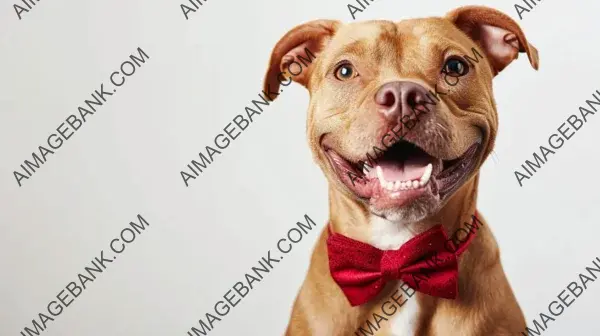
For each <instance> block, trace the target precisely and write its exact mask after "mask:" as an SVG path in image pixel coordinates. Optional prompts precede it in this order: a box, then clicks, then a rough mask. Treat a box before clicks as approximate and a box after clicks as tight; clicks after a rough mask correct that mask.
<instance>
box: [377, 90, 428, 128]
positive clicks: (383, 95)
mask: <svg viewBox="0 0 600 336" xmlns="http://www.w3.org/2000/svg"><path fill="white" fill-rule="evenodd" d="M427 93H428V92H427V90H426V89H425V88H424V87H422V86H421V85H419V84H417V83H413V82H408V81H396V82H389V83H386V84H384V85H382V86H381V87H380V88H379V90H378V91H377V93H376V94H375V103H376V104H377V107H378V110H379V112H380V113H381V114H383V115H384V116H385V118H386V119H390V120H395V119H397V118H402V116H404V115H410V114H412V113H413V111H412V110H413V108H415V106H417V105H419V104H422V103H423V102H424V101H425V100H426V98H427Z"/></svg>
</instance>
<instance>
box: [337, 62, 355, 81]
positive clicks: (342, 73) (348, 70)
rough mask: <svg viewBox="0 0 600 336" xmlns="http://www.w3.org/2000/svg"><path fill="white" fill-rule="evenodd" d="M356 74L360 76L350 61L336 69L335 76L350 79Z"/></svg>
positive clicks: (342, 79)
mask: <svg viewBox="0 0 600 336" xmlns="http://www.w3.org/2000/svg"><path fill="white" fill-rule="evenodd" d="M356 76H358V72H356V69H354V67H353V66H352V64H349V63H346V64H341V65H340V66H338V67H337V69H336V70H335V78H337V79H339V80H341V81H346V80H350V79H352V78H354V77H356Z"/></svg>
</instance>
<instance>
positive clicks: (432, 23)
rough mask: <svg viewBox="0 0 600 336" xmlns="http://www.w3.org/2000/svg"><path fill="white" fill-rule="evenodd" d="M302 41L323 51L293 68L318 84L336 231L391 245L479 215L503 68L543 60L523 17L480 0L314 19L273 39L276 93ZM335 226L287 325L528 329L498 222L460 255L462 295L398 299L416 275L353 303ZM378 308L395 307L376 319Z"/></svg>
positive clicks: (270, 78) (367, 330)
mask: <svg viewBox="0 0 600 336" xmlns="http://www.w3.org/2000/svg"><path fill="white" fill-rule="evenodd" d="M305 48H308V50H310V51H311V52H313V53H314V54H315V55H316V59H314V61H313V62H312V63H310V65H309V66H308V68H306V69H304V70H303V71H302V73H301V74H299V75H297V76H295V77H292V79H293V80H294V81H296V82H298V83H300V84H302V85H303V86H305V87H306V88H307V89H308V90H309V92H310V104H309V108H308V122H307V131H308V132H307V133H308V140H309V144H310V147H311V150H312V152H313V154H314V157H315V160H316V162H317V163H318V164H319V166H320V167H321V169H322V170H323V172H324V173H325V176H326V177H327V179H328V181H329V198H330V201H329V203H330V221H329V228H330V229H331V230H332V232H336V233H340V234H343V235H345V236H347V237H350V238H352V239H355V240H358V241H361V242H365V243H367V244H369V245H372V246H375V247H377V248H379V249H381V250H392V249H398V248H399V247H400V246H401V245H402V244H404V243H405V242H407V241H408V240H409V239H411V238H412V237H414V236H415V235H416V234H418V233H420V232H424V231H426V230H427V229H429V228H431V227H433V226H434V225H436V224H442V225H443V227H444V229H445V231H446V232H447V233H448V234H451V233H452V232H455V231H456V230H457V229H459V228H460V226H461V225H463V224H462V223H465V222H470V221H471V220H470V219H471V215H472V214H474V213H475V210H476V200H477V186H478V181H479V173H478V170H479V167H480V166H481V165H482V163H483V162H484V160H485V159H486V158H487V156H488V155H489V154H490V152H491V151H492V149H493V146H494V139H495V136H496V130H497V126H498V115H497V112H496V105H495V101H494V96H493V93H492V79H493V78H494V77H495V76H496V75H497V74H498V73H499V72H500V71H501V70H502V69H504V68H505V67H506V66H507V65H508V64H509V63H511V62H512V61H513V60H515V59H516V58H517V57H518V54H519V52H525V53H527V56H528V58H529V62H530V63H531V65H532V66H533V68H535V69H537V67H538V55H537V50H536V49H535V48H534V47H533V46H532V45H530V44H529V43H528V42H527V39H526V38H525V35H524V34H523V32H522V31H521V29H520V28H519V26H518V25H517V24H516V23H515V22H514V21H513V20H512V19H511V18H510V17H508V16H507V15H505V14H503V13H501V12H498V11H496V10H494V9H490V8H486V7H479V6H472V7H462V8H458V9H456V10H454V11H452V12H450V13H449V14H447V15H446V17H444V18H425V19H412V20H406V21H401V22H397V23H395V22H390V21H367V22H359V23H351V24H347V25H344V24H342V23H340V22H337V21H328V20H317V21H312V22H309V23H306V24H303V25H300V26H297V27H295V28H294V29H292V30H291V31H289V32H288V33H287V34H286V35H285V36H284V37H283V38H281V40H280V41H279V42H278V43H277V45H276V46H275V48H274V50H273V52H272V55H271V60H270V66H269V70H268V72H267V74H266V79H265V90H266V91H269V92H270V91H274V92H279V87H280V80H281V78H278V77H281V76H278V74H279V73H280V71H282V72H283V71H285V70H286V68H287V69H289V65H290V62H291V61H293V60H294V59H295V58H296V57H298V56H299V55H301V54H302V53H306V49H305ZM477 53H480V54H479V55H480V56H481V57H479V55H478V54H477ZM466 56H469V57H466ZM474 60H475V61H474ZM448 76H450V77H448ZM432 97H433V98H435V99H436V101H437V104H430V105H427V107H428V110H429V111H428V112H424V113H421V114H419V115H418V116H414V117H416V118H413V117H409V118H408V119H411V118H412V120H413V121H415V120H414V119H418V120H416V121H415V123H414V127H413V128H412V130H411V131H410V132H409V133H407V134H406V135H405V137H404V139H401V140H398V141H397V142H396V143H393V144H392V145H391V146H390V147H389V148H386V149H385V150H386V152H385V153H384V154H383V155H381V156H380V157H379V158H378V159H377V161H376V162H375V163H372V164H371V166H375V167H374V168H375V169H371V170H369V169H366V171H364V172H363V171H361V162H364V161H368V158H367V157H366V154H367V153H373V147H378V148H382V145H381V143H384V141H381V140H382V138H384V139H385V135H386V134H391V133H389V131H390V129H394V127H397V126H398V125H400V123H401V121H402V123H404V122H405V120H406V116H407V115H408V114H410V113H412V114H414V113H413V109H412V108H411V107H414V106H416V105H419V104H423V102H424V101H427V99H431V98H432ZM386 141H387V142H388V143H390V142H392V141H389V139H387V140H386ZM384 144H385V143H384ZM356 176H358V179H356V180H355V178H354V177H356ZM480 219H481V218H480ZM482 222H483V223H484V224H485V222H484V221H483V220H482ZM327 237H328V232H327V230H324V231H323V232H322V234H321V236H320V238H319V241H318V243H317V245H316V247H315V250H314V252H313V255H312V260H311V265H310V269H309V271H308V275H307V277H306V279H305V281H304V284H303V286H302V288H301V290H300V292H299V294H298V296H297V299H296V301H295V304H294V307H293V311H292V315H291V320H290V322H289V326H288V328H287V332H286V335H294V336H296V335H316V336H337V335H340V336H346V335H406V336H413V335H424V336H425V335H432V336H433V335H435V336H446V335H460V336H481V335H517V334H519V333H520V332H521V331H522V330H524V328H525V320H524V317H523V313H522V311H521V309H520V307H519V305H518V303H517V301H516V299H515V296H514V294H513V292H512V289H511V288H510V285H509V283H508V281H507V279H506V276H505V274H504V271H503V269H502V265H501V263H500V257H499V250H498V246H497V243H496V240H495V238H494V236H493V234H492V233H491V231H490V230H489V228H488V226H487V225H483V226H482V228H481V229H480V230H479V231H478V232H477V234H476V236H475V238H474V240H473V241H472V242H471V243H470V245H469V246H468V249H467V250H466V252H465V253H464V254H462V255H461V256H460V257H459V259H458V265H459V266H458V270H459V286H458V289H459V295H458V297H457V298H456V299H455V300H450V299H442V298H437V297H433V296H429V295H426V294H422V293H419V292H416V294H414V296H412V297H407V296H406V295H405V297H404V298H402V299H400V298H399V297H398V296H401V295H402V294H401V293H403V292H404V293H405V294H407V291H406V287H404V289H403V290H402V291H399V292H396V297H395V298H394V299H391V296H393V295H394V294H393V293H395V291H397V289H398V287H399V286H400V282H398V281H395V282H390V283H388V284H387V286H385V288H384V291H383V292H382V293H380V295H379V296H377V297H376V298H375V299H373V300H371V301H369V302H368V303H366V304H362V305H360V306H357V307H352V306H351V305H350V304H349V303H348V300H347V299H346V297H345V296H344V294H343V293H342V291H341V289H340V287H339V286H338V285H337V284H336V283H335V282H334V280H333V279H332V276H331V273H330V269H329V264H328V253H327V246H326V239H327ZM398 293H400V294H398ZM392 307H394V310H393V312H394V313H391V310H392ZM382 308H383V313H385V314H387V315H384V314H383V313H382ZM386 311H387V312H386ZM374 314H377V316H380V317H381V316H383V317H385V316H387V317H386V318H385V319H382V318H379V320H378V321H376V322H373V317H374V316H375V315H374ZM367 321H371V322H369V323H367ZM361 327H363V328H364V329H363V331H359V330H360V329H359V328H361ZM373 329H375V330H373Z"/></svg>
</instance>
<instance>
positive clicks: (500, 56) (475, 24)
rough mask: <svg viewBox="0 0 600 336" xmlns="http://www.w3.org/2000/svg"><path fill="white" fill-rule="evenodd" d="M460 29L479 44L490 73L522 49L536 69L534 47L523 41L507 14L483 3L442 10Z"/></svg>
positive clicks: (523, 37)
mask: <svg viewBox="0 0 600 336" xmlns="http://www.w3.org/2000/svg"><path fill="white" fill-rule="evenodd" d="M446 19H448V20H450V21H452V22H453V23H454V25H456V26H457V27H458V28H459V29H460V30H462V31H463V32H464V33H465V34H467V35H468V36H469V37H470V38H471V39H472V40H473V41H475V42H476V43H477V44H479V45H480V46H481V47H482V48H483V50H484V51H485V53H486V55H487V56H488V57H489V59H490V60H491V64H492V67H493V68H494V75H496V74H498V73H499V72H500V71H502V69H504V68H505V67H506V66H507V65H509V64H510V63H511V62H512V61H513V60H515V59H517V57H519V52H526V53H527V56H528V57H529V63H531V66H532V67H533V68H534V69H536V70H537V69H538V65H539V57H538V51H537V49H536V48H535V47H534V46H533V45H531V44H529V43H528V42H527V39H526V38H525V34H523V31H522V30H521V28H520V27H519V25H518V24H517V23H516V22H515V21H514V20H513V19H511V18H510V17H509V16H508V15H506V14H504V13H502V12H500V11H498V10H495V9H492V8H488V7H483V6H466V7H460V8H457V9H455V10H453V11H451V12H450V13H448V14H446Z"/></svg>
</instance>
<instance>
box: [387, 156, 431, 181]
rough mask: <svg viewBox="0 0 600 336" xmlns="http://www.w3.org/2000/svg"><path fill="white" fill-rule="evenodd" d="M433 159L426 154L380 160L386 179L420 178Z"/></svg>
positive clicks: (408, 179)
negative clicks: (400, 159) (395, 159)
mask: <svg viewBox="0 0 600 336" xmlns="http://www.w3.org/2000/svg"><path fill="white" fill-rule="evenodd" d="M429 163H431V160H430V159H429V158H427V157H425V156H417V157H409V158H406V159H405V160H404V161H391V160H383V161H380V162H378V164H377V165H378V166H379V167H381V170H382V172H383V178H384V179H385V180H386V181H411V180H418V179H420V178H421V176H423V174H424V173H425V168H426V167H427V165H428V164H429Z"/></svg>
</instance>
